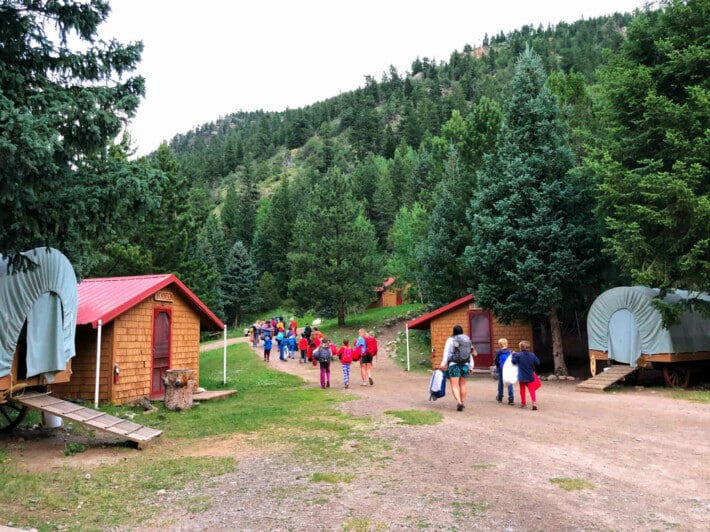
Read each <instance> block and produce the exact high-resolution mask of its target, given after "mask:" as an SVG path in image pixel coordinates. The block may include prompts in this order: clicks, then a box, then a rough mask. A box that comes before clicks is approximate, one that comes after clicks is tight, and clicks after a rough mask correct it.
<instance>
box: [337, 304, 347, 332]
mask: <svg viewBox="0 0 710 532" xmlns="http://www.w3.org/2000/svg"><path fill="white" fill-rule="evenodd" d="M343 325H345V305H343V304H340V305H338V327H342V326H343Z"/></svg>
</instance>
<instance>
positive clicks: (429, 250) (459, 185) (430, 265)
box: [417, 148, 470, 305]
mask: <svg viewBox="0 0 710 532" xmlns="http://www.w3.org/2000/svg"><path fill="white" fill-rule="evenodd" d="M445 171H446V174H445V176H444V178H443V179H442V181H441V182H440V183H439V184H438V186H437V188H436V191H435V192H434V206H433V208H432V211H431V214H430V215H429V222H428V228H429V229H428V233H427V238H426V240H423V241H422V242H421V243H420V245H419V246H418V249H417V256H418V258H419V261H420V264H421V268H422V273H421V289H422V292H423V294H424V299H425V301H429V302H431V303H433V304H435V305H445V304H447V303H450V302H451V301H453V300H455V299H458V298H460V297H462V296H464V295H465V294H466V292H467V279H468V277H467V275H466V263H465V260H464V252H465V250H466V245H467V244H468V243H469V242H470V229H469V227H468V224H467V222H466V208H467V206H468V203H467V201H466V198H467V197H468V195H467V194H465V193H464V192H465V190H466V178H465V177H464V176H463V175H462V174H461V171H460V167H459V162H458V154H457V153H456V150H455V149H453V148H452V149H451V150H450V152H449V158H448V161H447V164H446V169H445Z"/></svg>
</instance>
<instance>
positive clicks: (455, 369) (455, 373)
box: [449, 364, 468, 377]
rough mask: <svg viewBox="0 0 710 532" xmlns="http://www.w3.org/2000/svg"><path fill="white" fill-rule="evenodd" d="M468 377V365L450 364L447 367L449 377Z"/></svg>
mask: <svg viewBox="0 0 710 532" xmlns="http://www.w3.org/2000/svg"><path fill="white" fill-rule="evenodd" d="M466 375H468V364H451V365H450V366H449V377H466Z"/></svg>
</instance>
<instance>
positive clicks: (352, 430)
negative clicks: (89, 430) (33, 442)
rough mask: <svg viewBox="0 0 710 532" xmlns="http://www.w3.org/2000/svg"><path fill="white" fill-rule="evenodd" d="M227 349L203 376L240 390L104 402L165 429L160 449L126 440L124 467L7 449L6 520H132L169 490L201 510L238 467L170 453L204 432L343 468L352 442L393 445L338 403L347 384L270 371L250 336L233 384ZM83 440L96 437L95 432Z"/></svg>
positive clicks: (212, 356) (158, 505) (94, 523)
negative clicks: (209, 487)
mask: <svg viewBox="0 0 710 532" xmlns="http://www.w3.org/2000/svg"><path fill="white" fill-rule="evenodd" d="M222 355H223V350H222V349H216V350H213V351H209V352H206V353H202V354H201V356H200V359H201V360H200V384H201V386H203V387H204V388H206V389H210V390H214V389H223V388H226V389H236V390H238V393H237V394H235V395H232V396H229V397H227V398H224V399H220V400H215V401H210V402H204V403H202V404H200V405H199V406H196V407H195V408H192V409H189V410H187V411H183V412H171V411H167V410H165V409H164V408H163V406H162V404H161V403H156V406H158V411H157V412H154V413H150V414H148V413H143V412H135V411H133V410H132V409H130V408H128V407H111V406H107V407H105V408H104V407H102V410H105V411H107V412H110V413H112V414H114V415H124V414H126V413H128V412H129V411H130V412H131V413H134V414H135V416H134V417H133V421H134V422H136V423H140V424H143V425H148V426H151V427H155V428H158V429H160V430H162V431H163V436H161V438H159V439H158V440H157V441H156V442H155V443H154V444H152V446H155V450H156V451H157V453H156V452H151V451H152V450H153V448H152V446H151V447H149V449H148V450H147V451H145V452H139V451H136V450H132V449H127V448H126V449H122V452H123V455H122V456H121V462H120V463H119V464H116V465H105V464H99V465H88V464H86V465H82V466H81V467H78V468H74V467H69V466H66V467H62V468H61V469H58V470H52V471H44V472H31V471H28V470H27V468H26V467H24V466H23V464H22V460H21V459H18V460H14V459H12V456H13V455H12V452H13V450H15V451H17V452H18V454H19V453H21V452H22V447H21V446H22V445H23V444H22V443H15V444H11V445H10V446H9V447H8V448H7V449H2V450H0V478H2V479H3V482H1V483H0V507H1V508H2V513H3V520H2V524H6V523H8V522H12V523H14V526H21V527H34V528H37V529H38V530H40V531H44V530H56V529H65V530H100V529H105V528H106V527H114V526H115V527H117V526H124V527H125V526H128V527H130V526H132V525H136V524H138V523H140V522H142V521H144V520H146V519H148V518H150V517H152V516H153V515H155V514H156V513H158V512H159V511H161V510H163V509H164V503H163V502H161V501H163V499H164V497H165V493H164V492H170V493H172V494H173V495H171V497H176V498H177V500H178V501H179V503H181V504H182V505H183V506H184V507H185V508H187V509H188V510H189V511H191V512H200V511H203V510H204V509H206V508H209V501H207V500H205V499H204V498H200V497H196V496H195V495H194V494H195V493H199V489H200V487H201V486H204V485H206V484H207V483H208V482H209V481H210V479H211V478H214V477H216V476H219V475H222V474H225V473H228V472H231V471H233V470H234V467H235V461H234V459H233V458H232V457H209V456H208V457H190V456H182V453H179V452H172V451H173V450H174V449H175V450H179V449H180V448H182V447H185V446H193V445H209V441H206V440H205V441H199V442H198V440H200V439H206V438H213V439H215V438H216V439H223V438H229V437H230V436H232V435H239V434H244V435H248V438H249V444H250V445H253V446H254V447H256V448H258V447H262V448H265V447H267V446H268V448H269V450H270V452H272V453H286V454H287V455H289V456H293V457H298V459H299V460H309V458H308V457H313V460H316V457H317V461H318V463H322V462H323V461H325V462H327V463H328V464H329V465H330V466H331V467H333V468H334V469H335V470H337V468H338V467H345V466H347V464H348V462H349V460H351V459H352V455H351V454H349V453H347V452H343V449H344V448H347V446H348V445H351V444H352V442H353V441H356V442H358V443H359V445H358V449H359V450H358V454H359V456H360V457H361V458H362V459H364V460H370V459H373V460H375V459H377V458H378V457H380V456H381V455H382V454H383V453H384V452H386V451H387V450H388V449H387V445H386V443H385V442H382V441H380V440H377V439H374V438H372V437H371V436H369V434H370V433H371V429H372V426H371V421H370V420H368V419H363V418H354V417H350V416H347V415H345V414H343V413H341V412H340V411H338V409H337V408H335V407H336V405H337V404H338V403H339V402H342V401H346V400H348V399H349V398H348V397H347V396H345V395H343V394H341V393H340V392H339V391H337V390H328V391H326V392H324V391H323V390H321V389H320V388H311V387H307V386H306V385H305V383H304V381H303V380H302V379H301V378H299V377H296V376H293V375H289V374H286V373H282V372H279V371H276V370H272V369H270V368H268V367H266V366H265V365H264V364H263V362H262V361H261V360H260V359H259V357H257V356H255V355H254V353H253V351H252V350H251V348H249V347H248V346H247V345H245V344H237V345H234V346H230V347H229V348H228V350H227V383H226V385H223V384H222V367H223V366H222ZM77 433H78V434H81V431H80V430H78V431H77ZM85 438H86V439H87V442H89V443H90V444H91V445H96V442H94V441H92V435H91V434H87V435H85ZM77 445H81V443H79V444H77ZM72 447H73V448H74V445H72ZM76 449H77V450H78V447H77V448H76ZM20 456H21V455H20ZM304 457H305V458H304ZM324 475H325V474H324ZM325 478H329V477H327V476H326V477H324V479H325ZM323 481H327V480H323ZM348 481H349V480H348V476H347V475H339V476H337V482H348ZM186 488H190V489H186ZM189 492H191V493H193V495H192V496H190V495H188V493H189Z"/></svg>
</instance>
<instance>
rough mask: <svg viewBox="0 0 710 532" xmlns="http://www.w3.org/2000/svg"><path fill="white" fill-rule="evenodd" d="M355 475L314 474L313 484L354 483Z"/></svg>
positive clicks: (312, 477)
mask: <svg viewBox="0 0 710 532" xmlns="http://www.w3.org/2000/svg"><path fill="white" fill-rule="evenodd" d="M353 478H355V475H344V474H342V473H313V475H311V482H329V483H330V484H338V483H339V482H352V480H353Z"/></svg>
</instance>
